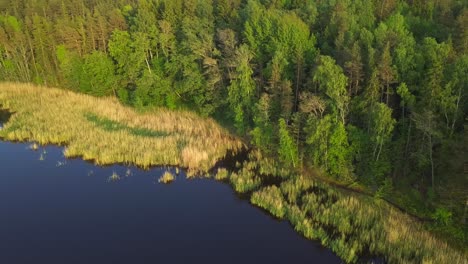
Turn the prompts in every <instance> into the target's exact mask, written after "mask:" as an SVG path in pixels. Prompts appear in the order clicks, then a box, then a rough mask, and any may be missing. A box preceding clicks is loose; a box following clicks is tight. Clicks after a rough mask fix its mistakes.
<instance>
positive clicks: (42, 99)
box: [0, 83, 242, 171]
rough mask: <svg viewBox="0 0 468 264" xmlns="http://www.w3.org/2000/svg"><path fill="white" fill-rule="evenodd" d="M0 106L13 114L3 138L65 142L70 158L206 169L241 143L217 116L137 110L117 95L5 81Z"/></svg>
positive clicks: (0, 88) (66, 153)
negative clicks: (89, 94)
mask: <svg viewBox="0 0 468 264" xmlns="http://www.w3.org/2000/svg"><path fill="white" fill-rule="evenodd" d="M0 105H1V107H2V108H4V109H8V110H9V111H10V112H12V113H14V114H13V116H12V117H11V119H10V120H9V122H8V123H6V124H5V126H4V128H3V129H2V130H0V137H3V138H5V139H7V140H18V141H36V142H38V143H40V144H49V143H52V144H60V145H65V146H66V149H65V155H66V156H67V157H76V156H82V157H83V158H84V159H86V160H94V161H95V162H96V164H99V165H103V164H111V163H129V164H135V165H137V166H141V167H144V168H148V167H149V166H153V165H171V166H180V167H186V168H188V169H190V170H196V171H207V170H208V169H209V168H211V167H212V166H213V165H214V164H215V163H216V161H218V160H219V159H221V158H222V157H224V156H225V155H226V153H227V152H228V151H237V150H239V149H240V148H241V147H242V143H241V141H240V140H238V139H236V138H235V137H232V136H230V135H229V134H228V132H227V131H225V130H224V129H223V128H221V127H220V126H219V125H217V124H216V123H215V122H214V121H213V120H211V119H207V118H201V117H199V116H197V115H195V114H193V113H189V112H182V111H167V110H154V111H151V112H146V113H138V112H136V111H135V110H133V109H131V108H128V107H125V106H122V105H121V104H120V103H119V102H118V101H117V100H116V99H113V98H94V97H91V96H87V95H82V94H75V93H72V92H68V91H64V90H59V89H54V88H44V87H39V86H33V85H29V84H18V83H1V84H0Z"/></svg>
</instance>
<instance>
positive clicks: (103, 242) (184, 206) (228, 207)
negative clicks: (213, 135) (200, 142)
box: [0, 141, 340, 264]
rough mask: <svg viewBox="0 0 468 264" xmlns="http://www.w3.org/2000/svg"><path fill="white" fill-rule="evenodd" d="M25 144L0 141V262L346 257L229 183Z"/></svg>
mask: <svg viewBox="0 0 468 264" xmlns="http://www.w3.org/2000/svg"><path fill="white" fill-rule="evenodd" d="M28 146H29V144H20V143H9V142H1V141H0V263H6V264H10V263H11V264H16V263H35V264H36V263H48V264H53V263H60V264H61V263H113V264H114V263H288V264H289V263H340V260H339V259H338V258H337V257H336V256H335V255H334V254H333V253H331V252H330V251H329V250H327V249H324V248H322V247H320V246H319V245H318V244H317V243H315V242H312V241H308V240H306V239H304V238H302V237H301V236H300V235H298V234H296V232H295V231H294V230H293V228H292V227H291V226H290V225H289V224H288V223H287V222H285V221H278V220H275V219H273V218H272V217H270V216H269V215H267V214H265V213H264V212H263V211H261V210H260V209H258V208H255V207H254V206H252V205H250V204H249V203H248V201H245V200H241V199H239V198H237V196H236V195H235V193H234V192H233V190H232V189H231V187H230V186H228V185H227V184H223V183H220V182H216V181H214V180H207V179H197V180H187V179H185V177H184V175H182V174H181V175H180V176H178V177H177V179H176V181H175V182H174V183H173V184H170V185H164V184H158V183H157V179H158V178H159V176H160V175H161V174H162V173H163V172H164V170H163V169H153V170H151V171H142V170H139V169H135V168H129V170H130V171H129V172H130V175H128V176H126V174H127V170H128V168H127V167H125V166H120V165H116V166H110V167H98V166H94V165H92V164H90V163H87V162H85V161H82V160H80V159H73V160H67V159H65V158H64V157H63V154H62V148H59V147H53V146H50V147H46V148H40V149H39V150H37V151H33V150H30V149H28ZM114 171H115V172H117V173H118V174H119V175H120V176H121V180H119V181H115V182H112V181H111V182H109V181H108V178H109V177H110V176H111V175H112V173H113V172H114Z"/></svg>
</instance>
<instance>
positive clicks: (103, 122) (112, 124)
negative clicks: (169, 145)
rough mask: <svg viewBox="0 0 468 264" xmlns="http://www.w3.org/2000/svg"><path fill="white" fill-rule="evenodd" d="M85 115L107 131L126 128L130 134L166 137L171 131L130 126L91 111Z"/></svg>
mask: <svg viewBox="0 0 468 264" xmlns="http://www.w3.org/2000/svg"><path fill="white" fill-rule="evenodd" d="M84 116H85V117H86V119H87V120H88V121H89V122H92V123H94V124H95V125H96V126H97V127H99V128H101V129H104V130H105V131H110V132H113V131H122V130H126V131H128V132H129V133H130V134H132V135H134V136H140V137H166V136H169V135H170V134H169V133H167V132H163V131H154V130H151V129H147V128H140V127H129V126H127V125H125V124H122V123H119V122H117V121H113V120H110V119H107V118H104V117H99V116H98V115H96V114H93V113H89V112H88V113H85V114H84Z"/></svg>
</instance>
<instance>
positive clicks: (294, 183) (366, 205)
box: [251, 176, 467, 263]
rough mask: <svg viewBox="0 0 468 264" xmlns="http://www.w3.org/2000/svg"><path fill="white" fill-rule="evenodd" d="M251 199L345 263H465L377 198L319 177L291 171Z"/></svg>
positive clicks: (462, 255)
mask: <svg viewBox="0 0 468 264" xmlns="http://www.w3.org/2000/svg"><path fill="white" fill-rule="evenodd" d="M251 202H252V203H253V204H255V205H257V206H259V207H261V208H263V209H265V210H267V211H269V212H270V213H271V214H272V215H274V216H276V217H279V218H287V219H288V220H289V221H290V222H291V224H292V225H293V226H294V228H295V230H296V231H298V232H299V233H301V234H302V235H304V236H305V237H307V238H309V239H314V240H318V241H320V242H321V243H322V245H324V246H326V247H329V248H331V249H332V250H333V251H334V252H335V253H336V254H337V255H338V256H339V257H340V258H342V259H343V260H344V261H345V262H347V263H354V262H357V261H358V260H359V256H362V255H364V254H366V255H367V254H371V255H374V256H385V260H386V261H388V262H389V263H467V255H466V252H459V251H457V250H455V249H453V248H452V247H450V246H449V245H448V244H447V243H445V242H442V241H440V240H438V239H436V238H435V237H434V236H433V235H432V234H431V233H429V232H428V231H427V230H424V229H423V227H422V224H421V223H419V222H417V221H416V220H414V219H413V218H411V217H410V216H408V215H406V214H404V213H402V212H401V211H399V210H397V209H395V208H394V207H393V206H391V205H389V204H388V203H386V202H384V201H382V200H376V199H372V198H370V197H366V196H363V195H359V194H353V193H348V192H346V193H344V192H343V191H341V190H338V189H335V188H334V187H332V186H329V185H327V184H325V183H322V182H317V181H315V180H312V179H310V178H305V177H302V176H296V177H293V178H291V179H290V180H288V181H285V182H283V183H282V184H281V186H280V188H278V187H276V186H268V187H264V188H261V189H260V190H258V191H256V192H254V193H253V194H252V196H251Z"/></svg>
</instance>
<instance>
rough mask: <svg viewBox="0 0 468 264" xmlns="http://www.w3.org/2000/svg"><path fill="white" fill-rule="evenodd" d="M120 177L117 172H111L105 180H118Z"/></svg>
mask: <svg viewBox="0 0 468 264" xmlns="http://www.w3.org/2000/svg"><path fill="white" fill-rule="evenodd" d="M120 179H121V178H120V176H119V175H118V174H117V172H115V171H114V172H112V175H111V176H109V178H107V181H108V182H116V181H119V180H120Z"/></svg>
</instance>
